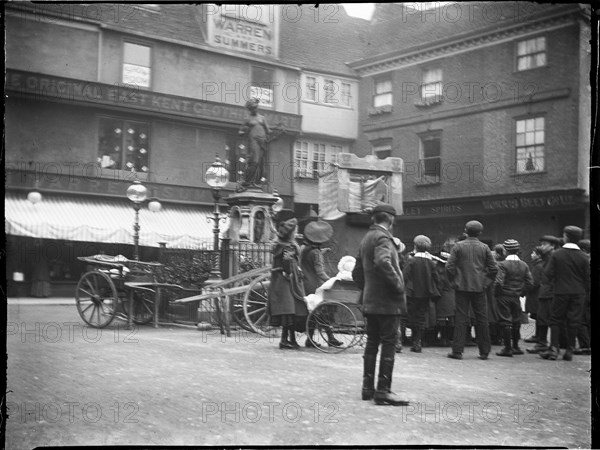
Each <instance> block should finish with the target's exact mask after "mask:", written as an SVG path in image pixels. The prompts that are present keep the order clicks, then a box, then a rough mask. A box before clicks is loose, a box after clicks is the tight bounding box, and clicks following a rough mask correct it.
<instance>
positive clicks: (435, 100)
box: [415, 96, 444, 108]
mask: <svg viewBox="0 0 600 450" xmlns="http://www.w3.org/2000/svg"><path fill="white" fill-rule="evenodd" d="M443 101H444V97H441V96H440V97H431V98H424V99H421V100H419V101H417V102H415V106H417V107H419V108H425V107H428V106H433V105H439V104H441V103H443Z"/></svg>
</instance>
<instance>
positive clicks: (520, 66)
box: [517, 37, 546, 70]
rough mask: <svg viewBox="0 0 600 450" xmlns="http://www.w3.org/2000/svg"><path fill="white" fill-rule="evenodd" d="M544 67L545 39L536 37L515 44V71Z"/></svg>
mask: <svg viewBox="0 0 600 450" xmlns="http://www.w3.org/2000/svg"><path fill="white" fill-rule="evenodd" d="M545 65H546V38H545V37H538V38H534V39H528V40H526V41H521V42H519V43H517V70H528V69H535V68H536V67H543V66H545Z"/></svg>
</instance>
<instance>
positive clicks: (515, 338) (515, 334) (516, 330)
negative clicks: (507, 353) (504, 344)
mask: <svg viewBox="0 0 600 450" xmlns="http://www.w3.org/2000/svg"><path fill="white" fill-rule="evenodd" d="M520 338H521V324H520V323H518V322H515V323H513V325H512V354H513V355H522V354H523V350H521V348H520V347H519V339H520Z"/></svg>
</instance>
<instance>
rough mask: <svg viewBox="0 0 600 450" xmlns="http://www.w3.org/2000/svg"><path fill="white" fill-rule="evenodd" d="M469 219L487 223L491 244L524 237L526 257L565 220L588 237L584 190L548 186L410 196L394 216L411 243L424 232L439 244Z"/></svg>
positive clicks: (558, 232)
mask: <svg viewBox="0 0 600 450" xmlns="http://www.w3.org/2000/svg"><path fill="white" fill-rule="evenodd" d="M469 220H479V221H480V222H481V223H482V224H483V226H484V230H483V234H482V235H481V240H482V241H484V242H486V243H487V244H489V245H495V244H497V243H502V242H504V240H506V239H508V238H511V239H516V240H518V241H519V242H520V243H521V248H522V257H523V258H524V259H527V258H528V257H529V254H530V253H531V249H533V247H535V246H536V245H537V243H538V239H539V237H540V236H542V235H545V234H551V235H554V236H562V229H563V228H564V227H565V226H566V225H577V226H579V227H581V228H583V229H584V230H585V235H586V237H589V200H588V199H587V198H585V196H584V193H583V190H579V189H571V190H564V191H544V192H538V193H527V194H510V195H498V196H486V197H479V198H462V199H452V200H450V199H449V200H445V201H439V200H437V201H430V202H429V201H428V202H406V203H404V215H403V216H401V217H400V219H399V220H398V221H397V222H396V225H395V229H396V235H397V236H398V237H400V239H402V241H404V242H405V243H408V244H409V249H412V245H411V243H412V240H413V238H414V236H416V235H418V234H425V235H427V236H429V237H430V238H431V240H432V244H433V250H434V251H436V250H439V249H440V248H441V246H442V245H443V243H444V242H445V241H446V239H448V238H456V237H458V236H460V235H461V233H462V232H463V230H464V225H465V223H466V222H467V221H469Z"/></svg>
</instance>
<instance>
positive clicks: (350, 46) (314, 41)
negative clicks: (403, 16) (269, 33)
mask: <svg viewBox="0 0 600 450" xmlns="http://www.w3.org/2000/svg"><path fill="white" fill-rule="evenodd" d="M301 8H302V14H301V15H300V18H299V20H298V21H297V22H291V21H289V20H285V19H283V20H282V21H281V33H280V36H281V37H280V51H279V55H280V58H281V60H282V62H286V63H289V64H294V65H296V66H298V67H301V68H302V69H305V70H314V71H317V72H326V73H327V72H328V73H336V74H340V75H354V71H353V70H352V69H350V68H349V67H348V66H347V65H346V63H347V62H348V61H353V60H356V59H360V58H361V57H362V55H363V45H364V43H365V42H366V40H365V38H366V32H367V30H368V28H369V21H367V20H364V19H360V18H355V17H351V16H349V15H348V14H346V11H345V9H344V8H343V7H342V6H340V5H331V4H320V5H319V6H318V8H317V9H316V8H315V7H314V5H302V6H301Z"/></svg>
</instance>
